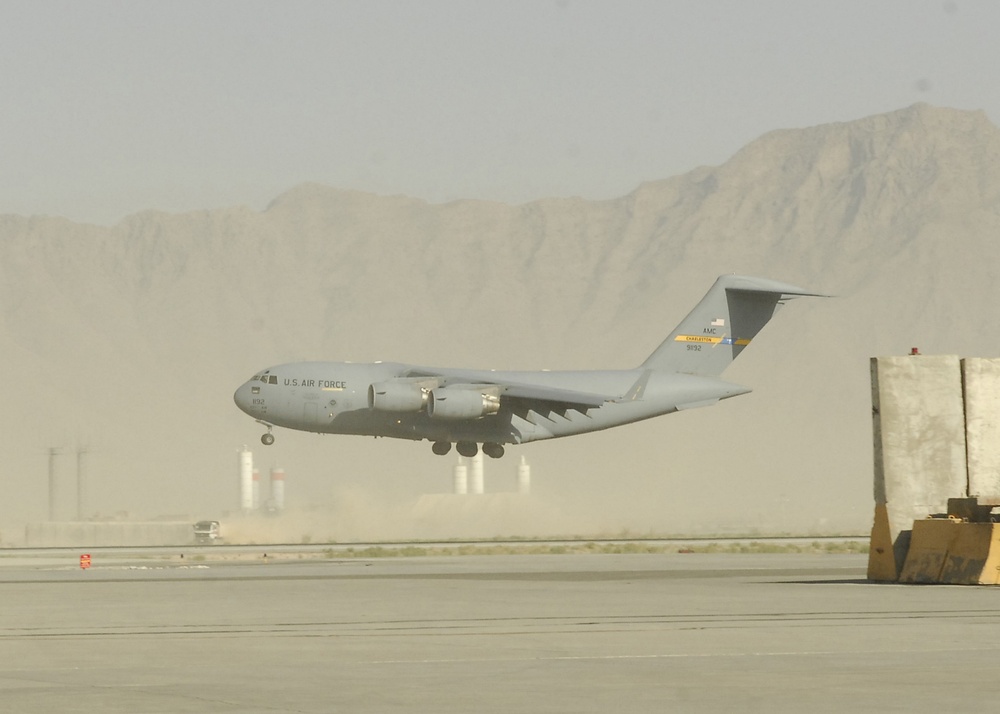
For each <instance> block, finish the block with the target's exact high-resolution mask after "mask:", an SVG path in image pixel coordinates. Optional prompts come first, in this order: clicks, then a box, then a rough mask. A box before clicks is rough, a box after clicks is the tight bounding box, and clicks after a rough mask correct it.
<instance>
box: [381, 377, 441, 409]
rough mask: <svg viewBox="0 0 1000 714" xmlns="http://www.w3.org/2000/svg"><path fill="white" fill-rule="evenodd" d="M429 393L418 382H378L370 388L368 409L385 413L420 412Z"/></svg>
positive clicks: (427, 402)
mask: <svg viewBox="0 0 1000 714" xmlns="http://www.w3.org/2000/svg"><path fill="white" fill-rule="evenodd" d="M428 396H429V393H428V392H427V391H425V390H424V389H423V388H422V387H421V386H420V385H419V384H417V383H416V382H376V383H375V384H372V385H371V386H370V387H368V407H369V408H370V409H378V410H379V411H384V412H419V411H420V410H421V409H423V408H424V406H425V405H427V404H429V398H428Z"/></svg>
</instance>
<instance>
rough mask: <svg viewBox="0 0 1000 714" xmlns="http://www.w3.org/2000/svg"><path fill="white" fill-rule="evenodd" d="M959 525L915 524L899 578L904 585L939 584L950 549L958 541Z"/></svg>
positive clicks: (937, 521)
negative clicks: (956, 539)
mask: <svg viewBox="0 0 1000 714" xmlns="http://www.w3.org/2000/svg"><path fill="white" fill-rule="evenodd" d="M959 525H961V524H960V523H959V522H958V521H953V520H951V519H948V518H929V519H927V520H925V521H914V522H913V535H912V536H911V537H910V550H909V552H908V553H907V554H906V561H905V562H904V563H903V571H902V572H901V573H900V575H899V582H901V583H939V582H941V571H942V569H943V568H944V561H945V557H946V556H947V554H948V548H949V547H950V545H951V542H952V541H953V540H954V539H955V537H956V534H957V530H956V528H957V527H958V526H959Z"/></svg>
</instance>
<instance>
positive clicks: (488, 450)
mask: <svg viewBox="0 0 1000 714" xmlns="http://www.w3.org/2000/svg"><path fill="white" fill-rule="evenodd" d="M483 453H484V454H486V455H487V456H489V457H490V458H491V459H499V458H500V457H501V456H503V445H502V444H483Z"/></svg>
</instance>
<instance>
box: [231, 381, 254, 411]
mask: <svg viewBox="0 0 1000 714" xmlns="http://www.w3.org/2000/svg"><path fill="white" fill-rule="evenodd" d="M233 401H234V402H236V406H238V407H239V408H240V409H242V410H243V411H247V410H248V409H249V407H250V383H249V382H247V383H246V384H242V385H240V387H239V389H237V390H236V391H235V392H234V393H233Z"/></svg>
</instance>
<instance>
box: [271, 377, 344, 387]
mask: <svg viewBox="0 0 1000 714" xmlns="http://www.w3.org/2000/svg"><path fill="white" fill-rule="evenodd" d="M285 386H286V387H319V388H320V389H347V382H343V381H338V380H333V379H286V380H285Z"/></svg>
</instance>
